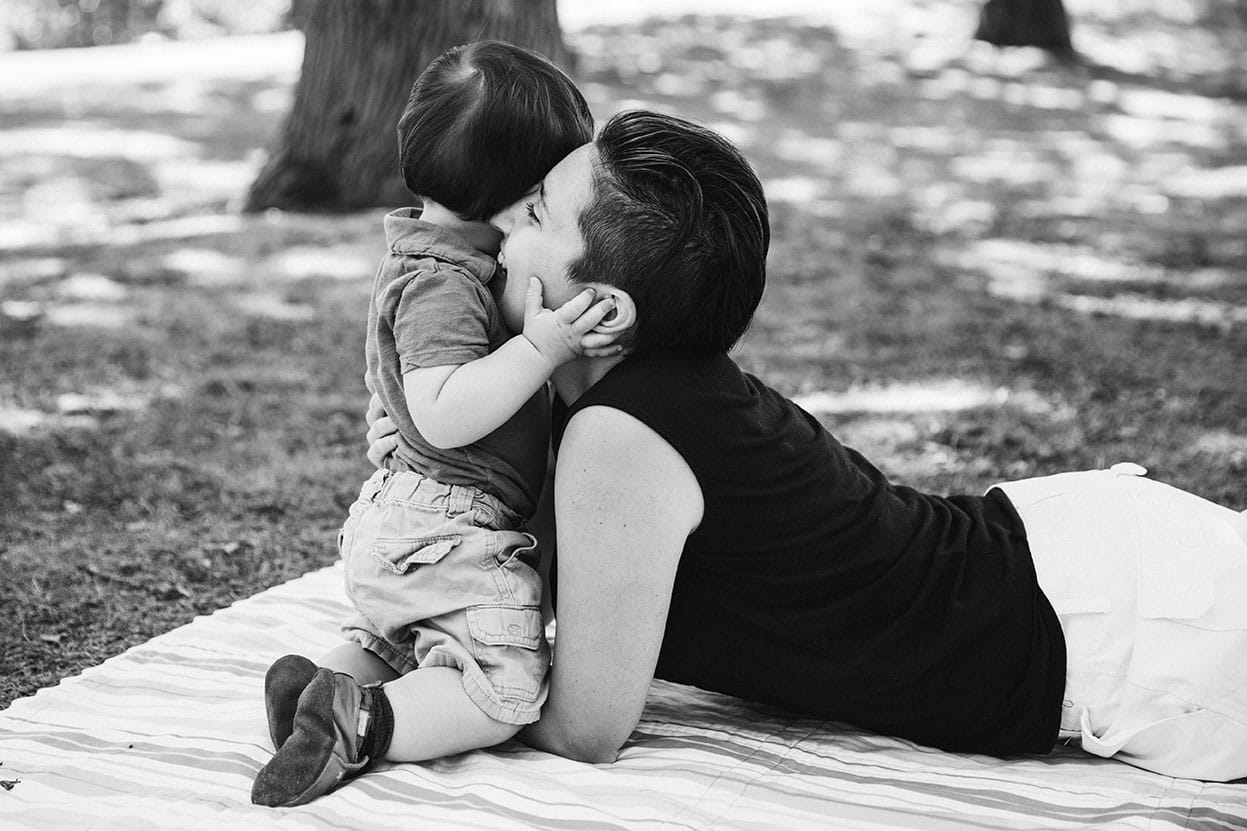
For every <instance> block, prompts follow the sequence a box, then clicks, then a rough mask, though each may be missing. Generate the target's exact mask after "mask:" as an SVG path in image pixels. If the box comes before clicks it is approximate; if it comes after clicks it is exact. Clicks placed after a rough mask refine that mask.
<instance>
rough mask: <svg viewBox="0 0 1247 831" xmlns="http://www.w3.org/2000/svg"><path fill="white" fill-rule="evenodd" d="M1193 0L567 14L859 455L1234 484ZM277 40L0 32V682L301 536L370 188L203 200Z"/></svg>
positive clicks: (774, 335)
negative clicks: (695, 162)
mask: <svg viewBox="0 0 1247 831" xmlns="http://www.w3.org/2000/svg"><path fill="white" fill-rule="evenodd" d="M850 5H851V4H850ZM877 5H878V4H876V6H877ZM1191 6H1192V4H1181V3H1179V4H1172V5H1169V6H1166V9H1168V11H1167V12H1166V14H1168V15H1169V17H1162V16H1161V15H1160V13H1159V12H1153V13H1152V14H1151V15H1150V16H1148V15H1142V16H1140V15H1138V14H1132V15H1131V16H1126V15H1125V13H1124V12H1116V13H1115V14H1116V16H1114V13H1113V12H1111V11H1105V10H1104V8H1103V4H1101V5H1099V6H1097V9H1098V11H1094V12H1093V11H1092V10H1090V9H1088V10H1081V9H1079V8H1078V5H1077V4H1071V10H1072V11H1073V12H1074V14H1075V21H1076V25H1077V26H1078V28H1077V29H1076V31H1075V39H1076V43H1077V44H1078V45H1079V46H1080V47H1081V48H1083V49H1084V51H1085V52H1086V53H1087V54H1088V55H1089V57H1090V59H1091V60H1090V61H1089V63H1088V64H1087V65H1083V66H1080V67H1063V66H1056V65H1050V64H1048V63H1047V62H1045V61H1044V59H1043V57H1042V56H1041V55H1040V54H1038V53H1033V52H1030V51H1027V50H1019V51H1014V52H1009V53H1004V54H997V53H995V52H993V51H992V50H990V49H987V48H983V47H981V45H980V46H974V45H972V44H971V43H969V41H968V40H967V38H966V34H967V27H968V26H970V25H972V12H973V5H972V4H968V3H953V4H930V5H927V4H923V3H918V2H912V3H894V4H893V5H892V6H891V8H893V9H899V10H900V11H901V12H902V14H900V15H899V16H897V15H893V17H892V18H890V20H889V19H885V18H884V17H881V16H879V15H876V16H873V17H872V16H870V15H866V14H865V13H863V14H862V15H859V16H857V17H854V18H853V19H852V20H848V19H845V20H842V21H839V22H837V21H836V20H825V19H824V20H813V21H811V20H810V19H795V18H790V19H782V20H771V21H758V20H756V19H752V18H745V17H739V16H731V15H724V16H712V17H704V16H703V17H680V18H675V19H667V20H650V21H646V22H640V23H638V22H627V23H618V24H610V25H596V26H594V25H588V24H585V25H584V26H582V27H579V28H577V29H576V31H574V32H572V33H571V34H570V35H569V40H570V41H571V43H572V45H573V46H574V48H575V49H576V50H577V52H578V53H579V55H580V64H579V70H578V78H579V80H580V81H581V82H582V84H583V87H584V89H585V91H586V94H587V96H588V98H589V100H590V103H591V104H592V106H593V108H594V111H595V113H596V114H597V115H598V116H599V117H605V116H606V115H609V114H610V113H611V112H614V111H615V110H617V109H621V108H625V107H635V106H645V107H649V108H655V109H663V110H669V111H672V112H677V113H681V114H684V115H686V116H691V117H693V118H697V119H701V120H704V121H707V122H709V123H711V124H712V125H714V126H715V127H716V128H718V129H721V130H722V131H723V132H724V133H726V134H727V135H729V136H730V137H731V138H733V139H734V140H735V141H737V142H738V143H740V145H741V146H742V147H743V148H744V150H745V152H746V153H747V155H748V156H749V157H750V159H751V160H753V161H754V163H755V164H756V166H757V168H758V170H759V172H760V174H761V175H762V177H763V179H764V181H765V182H766V187H767V192H768V197H769V199H770V201H771V204H772V210H773V226H774V231H775V237H774V243H773V246H772V254H771V258H770V275H771V276H770V283H769V287H768V292H767V296H766V299H765V301H764V303H763V306H762V309H761V310H760V312H759V315H758V318H757V321H756V324H755V326H754V328H753V330H752V331H751V333H750V334H749V336H748V337H747V339H746V342H745V343H744V344H743V346H742V347H741V349H740V352H739V358H740V360H741V362H742V363H743V364H745V365H746V366H748V367H749V368H751V369H753V370H755V371H758V372H760V373H762V374H763V375H764V376H766V377H767V378H769V379H770V380H771V381H772V382H773V383H774V384H775V385H776V386H778V387H779V388H781V389H782V390H784V391H786V392H789V393H791V394H794V395H797V396H800V397H801V400H802V401H803V402H804V403H805V404H806V405H807V406H808V407H809V408H810V409H811V410H813V411H815V412H818V413H819V414H820V417H822V418H823V419H824V420H825V422H826V423H827V424H828V426H829V427H830V428H831V429H832V430H833V431H834V432H835V433H837V434H838V435H839V436H840V437H841V438H842V439H843V440H845V441H846V442H847V443H849V444H851V445H854V446H856V447H858V448H859V449H861V450H862V451H864V452H865V453H866V455H867V456H869V457H871V458H873V459H875V460H876V461H877V462H878V463H879V464H880V466H881V467H883V468H884V469H885V470H887V471H888V472H889V473H891V474H893V475H894V476H895V477H896V478H898V479H900V480H902V481H904V482H906V483H909V484H913V485H916V486H919V487H924V488H930V489H935V490H939V491H977V490H981V489H982V488H983V487H985V486H986V485H988V484H990V483H991V482H992V481H995V480H998V479H1001V478H1011V477H1018V476H1026V475H1035V474H1042V473H1046V472H1052V471H1057V470H1061V469H1068V468H1081V467H1089V466H1098V465H1104V464H1110V463H1112V462H1115V461H1119V460H1122V459H1132V460H1135V461H1137V462H1139V463H1141V464H1143V465H1145V466H1147V467H1149V468H1151V469H1152V471H1153V472H1154V474H1155V475H1157V476H1158V477H1161V478H1163V479H1165V480H1168V481H1170V482H1173V483H1175V484H1178V485H1181V486H1183V487H1186V488H1188V489H1191V490H1193V491H1195V492H1196V493H1199V494H1201V495H1204V496H1206V497H1208V498H1210V499H1215V500H1218V501H1221V502H1223V503H1226V504H1228V505H1231V506H1232V507H1235V508H1239V509H1244V508H1247V393H1245V392H1244V390H1247V369H1245V367H1247V236H1245V235H1244V233H1243V229H1244V228H1245V227H1247V114H1245V113H1247V108H1244V106H1243V100H1242V93H1243V91H1242V90H1239V89H1237V88H1236V87H1235V83H1236V81H1235V79H1236V78H1238V77H1240V75H1239V73H1241V70H1242V67H1241V60H1242V58H1241V50H1240V51H1238V52H1234V51H1233V50H1232V49H1231V47H1229V46H1225V45H1219V44H1224V43H1228V42H1230V40H1232V39H1230V40H1227V39H1226V38H1218V37H1214V36H1213V35H1211V34H1208V33H1206V31H1205V30H1204V29H1200V28H1199V27H1197V26H1193V25H1192V22H1191V20H1190V19H1186V18H1183V17H1182V15H1183V14H1186V13H1187V12H1188V11H1189V9H1190V8H1191ZM950 9H952V11H951V12H950V11H949V10H950ZM1184 9H1185V10H1187V11H1183V10H1184ZM1093 14H1094V15H1095V16H1093ZM1188 17H1189V15H1188ZM841 24H843V25H841ZM885 24H889V25H885ZM299 46H300V44H299V42H298V38H297V36H296V35H277V36H269V37H262V38H239V39H233V40H231V41H226V42H216V43H208V42H205V43H199V44H172V45H168V49H167V50H166V51H162V50H165V47H150V48H148V49H147V50H146V51H140V47H115V48H110V49H107V50H94V52H84V53H78V54H74V55H70V54H68V53H66V54H65V55H62V56H60V57H59V58H56V57H55V56H53V57H49V56H47V55H37V56H0V76H7V77H9V78H14V77H21V78H22V80H21V81H9V82H5V83H4V84H3V85H2V86H0V111H2V112H3V121H2V122H0V304H2V305H0V566H2V568H0V627H3V629H4V631H5V632H6V633H7V636H6V637H5V638H4V639H3V640H0V650H2V652H0V705H3V704H7V703H8V701H10V700H11V699H12V698H14V697H16V696H20V695H25V694H28V693H30V692H33V691H34V690H35V689H36V688H38V687H40V686H44V685H47V684H50V683H54V682H55V681H56V680H57V679H58V678H61V677H63V676H65V675H67V674H71V673H73V672H76V671H78V670H79V669H81V668H82V667H84V666H86V665H90V664H93V663H97V662H98V661H100V660H102V659H103V658H105V657H107V656H109V655H112V654H115V653H116V652H118V651H120V650H122V649H124V648H126V647H127V646H129V645H132V644H134V643H137V642H139V641H142V640H144V639H146V638H148V637H150V636H151V635H153V634H156V633H158V632H161V631H165V630H167V629H169V628H171V627H173V626H176V625H178V624H180V623H184V622H186V621H188V620H190V619H191V618H192V617H193V616H194V615H196V614H203V613H208V612H211V611H212V610H214V609H217V608H220V607H221V606H223V605H226V604H228V603H230V602H232V601H233V600H236V599H239V598H242V597H245V596H248V595H250V594H253V593H254V592H256V591H258V590H260V589H262V588H264V587H266V586H269V585H272V584H275V583H277V582H280V581H282V580H285V579H288V578H290V577H293V576H295V575H297V574H300V573H303V572H304V571H306V570H308V569H311V568H316V567H319V566H322V565H326V564H328V563H330V562H332V561H333V559H334V557H335V552H334V550H333V540H334V537H335V530H336V528H337V526H338V524H339V523H340V522H341V519H342V516H343V514H344V511H345V508H346V505H347V504H348V502H349V500H350V498H351V496H352V494H353V492H354V491H355V490H356V489H357V488H358V484H359V482H360V481H361V479H362V478H363V477H364V476H365V475H366V473H367V462H366V461H365V459H364V457H363V444H362V418H361V414H362V411H363V406H364V403H365V393H364V390H363V386H362V382H361V373H362V334H363V328H362V320H363V314H364V310H365V308H366V304H367V291H368V286H369V281H370V278H371V274H372V271H373V267H374V264H375V261H376V257H377V256H378V253H379V251H380V244H381V238H380V217H381V212H380V211H375V212H367V213H362V214H356V215H349V216H339V217H319V216H301V215H291V214H281V213H271V214H266V215H263V216H256V217H242V216H239V215H238V214H237V213H236V212H235V211H234V205H235V201H236V199H237V198H238V195H239V194H240V193H241V192H242V190H243V189H244V188H245V186H246V184H247V182H248V181H249V179H250V177H251V175H253V173H254V172H255V170H256V169H257V165H258V158H257V155H256V153H257V148H260V147H262V146H263V145H264V143H265V141H266V140H267V138H268V137H269V136H270V135H271V134H272V133H273V131H274V129H275V127H276V124H277V121H278V119H279V118H280V116H281V114H282V113H283V111H284V109H285V106H286V105H287V103H288V100H289V95H290V90H291V87H292V84H293V82H294V80H295V77H296V73H297V70H298V56H299ZM19 59H20V60H19ZM1236 62H1237V63H1236ZM1235 67H1237V69H1235ZM6 69H7V70H11V71H5V70H6ZM17 70H22V71H23V72H24V73H25V74H24V75H15V74H14V73H15V72H16V71H17Z"/></svg>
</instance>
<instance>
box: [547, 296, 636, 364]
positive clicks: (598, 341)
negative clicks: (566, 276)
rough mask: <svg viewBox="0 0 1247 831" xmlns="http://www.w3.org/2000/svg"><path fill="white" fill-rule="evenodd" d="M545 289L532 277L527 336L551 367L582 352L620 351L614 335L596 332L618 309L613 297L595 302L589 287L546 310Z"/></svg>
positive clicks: (594, 354) (613, 352) (593, 353)
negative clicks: (598, 326)
mask: <svg viewBox="0 0 1247 831" xmlns="http://www.w3.org/2000/svg"><path fill="white" fill-rule="evenodd" d="M541 292H542V289H541V281H540V280H538V279H537V278H536V277H533V278H531V279H529V281H528V292H527V294H525V296H524V337H526V338H527V339H528V340H529V342H530V343H532V345H533V346H534V347H536V349H537V351H538V352H539V353H540V354H541V356H542V357H543V358H545V359H546V360H547V361H548V362H549V363H550V368H551V369H554V368H555V367H558V366H562V365H563V364H565V363H567V362H568V361H570V360H572V359H573V358H577V357H579V356H581V355H589V356H590V357H602V356H605V355H614V354H618V353H619V352H620V348H619V347H617V346H614V345H612V344H611V341H612V340H613V338H612V337H611V336H609V335H602V334H597V333H593V327H594V326H597V325H598V324H599V323H601V322H602V319H603V318H604V317H606V316H607V315H608V314H610V313H611V311H612V310H613V309H614V308H615V301H614V299H613V298H610V297H608V298H606V299H605V300H600V301H598V302H596V303H595V302H593V300H594V293H593V289H585V290H584V291H582V292H581V293H580V294H578V295H576V296H575V297H573V298H572V299H571V300H568V301H567V302H566V303H564V304H563V305H562V306H559V307H558V308H557V309H546V308H544V307H543V306H542V305H541Z"/></svg>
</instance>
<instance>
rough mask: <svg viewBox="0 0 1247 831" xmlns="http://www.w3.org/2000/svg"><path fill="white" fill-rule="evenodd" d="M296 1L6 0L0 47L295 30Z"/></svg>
mask: <svg viewBox="0 0 1247 831" xmlns="http://www.w3.org/2000/svg"><path fill="white" fill-rule="evenodd" d="M299 8H300V4H299V2H298V0H246V2H238V0H5V2H4V4H3V8H0V49H59V48H63V47H76V46H107V45H109V44H114V43H132V42H134V41H136V40H139V39H141V38H153V37H154V38H168V39H171V40H182V39H187V38H199V37H212V36H217V35H241V34H257V33H260V32H276V31H281V30H283V29H289V28H291V27H292V26H295V25H296V23H297V19H298V10H299Z"/></svg>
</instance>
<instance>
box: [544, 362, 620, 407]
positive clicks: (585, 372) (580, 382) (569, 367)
mask: <svg viewBox="0 0 1247 831" xmlns="http://www.w3.org/2000/svg"><path fill="white" fill-rule="evenodd" d="M625 357H626V356H624V355H616V356H614V357H610V358H578V359H577V360H574V361H569V362H568V363H565V364H563V365H562V366H560V367H559V368H558V369H556V370H554V374H553V375H551V376H550V380H551V381H553V382H554V389H555V390H557V391H558V394H559V398H561V399H563V403H564V404H568V405H570V404H572V403H573V402H574V401H575V400H576V399H577V398H579V397H580V396H582V395H584V394H585V393H586V392H588V391H589V388H590V387H592V386H593V385H594V384H596V383H597V382H598V381H601V380H602V379H603V378H605V377H606V373H608V372H610V371H611V370H612V369H614V368H615V366H616V365H617V364H619V363H620V362H621V361H623V359H624V358H625Z"/></svg>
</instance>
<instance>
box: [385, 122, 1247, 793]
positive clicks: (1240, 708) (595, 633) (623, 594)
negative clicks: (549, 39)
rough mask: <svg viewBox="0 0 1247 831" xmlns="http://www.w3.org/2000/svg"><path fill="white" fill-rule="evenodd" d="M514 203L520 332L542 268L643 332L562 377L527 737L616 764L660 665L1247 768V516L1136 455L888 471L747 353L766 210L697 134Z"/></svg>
mask: <svg viewBox="0 0 1247 831" xmlns="http://www.w3.org/2000/svg"><path fill="white" fill-rule="evenodd" d="M493 221H494V224H495V225H496V226H497V227H498V228H499V229H500V230H501V231H502V232H503V234H504V239H503V243H502V251H501V254H500V258H499V259H500V261H501V262H504V263H505V265H506V268H507V274H508V277H507V280H506V281H505V285H504V286H500V287H499V289H498V291H499V295H500V296H499V302H500V307H501V308H502V311H503V315H504V317H505V318H507V321H508V323H509V325H511V326H512V327H513V328H514V327H516V326H517V325H520V322H521V321H522V310H523V296H522V294H523V288H524V287H525V286H526V285H527V283H528V280H529V278H530V277H533V276H535V277H538V278H539V279H540V280H541V281H542V283H543V286H544V289H545V300H546V304H547V305H549V306H551V307H557V306H558V305H560V304H561V303H563V302H565V301H566V300H567V299H569V297H570V296H572V295H573V294H575V293H576V292H579V291H581V290H583V289H584V287H585V286H586V285H587V286H589V287H591V288H593V289H594V291H595V293H596V294H597V296H598V297H599V298H605V297H609V298H610V299H612V300H613V301H614V305H615V308H616V309H617V312H616V313H615V314H614V315H613V316H612V317H611V318H610V319H608V320H606V321H604V322H603V323H602V324H600V325H599V327H598V330H599V331H601V332H602V333H604V334H610V335H613V336H615V337H617V338H619V339H620V342H623V343H626V344H627V345H628V348H629V351H630V354H629V356H628V357H626V358H621V357H606V358H582V359H580V360H576V361H572V362H570V363H568V364H565V365H564V366H563V367H561V368H560V369H559V370H558V371H557V372H556V373H555V375H554V376H553V381H554V384H555V388H556V390H557V392H558V396H559V398H560V399H561V401H562V402H563V403H564V405H565V407H564V409H563V411H562V413H561V415H560V416H559V417H558V418H557V420H556V443H557V445H558V464H557V468H556V473H555V493H554V503H555V510H556V515H557V517H558V529H557V563H556V567H555V570H554V573H553V575H552V580H551V582H552V584H553V585H552V587H551V588H552V592H553V593H554V594H555V598H556V600H557V615H558V623H559V627H558V643H557V647H556V652H555V657H554V663H553V668H552V673H551V682H550V693H549V698H548V700H547V702H546V704H545V706H544V707H543V709H542V716H541V719H540V721H538V722H537V723H535V724H533V725H530V726H529V727H527V728H525V729H524V731H523V732H521V734H520V737H521V738H522V739H524V740H525V741H527V742H529V743H530V744H532V745H533V746H535V747H538V748H542V749H546V750H550V751H552V752H555V753H559V754H561V755H564V756H569V757H573V758H578V759H583V760H587V761H594V762H607V761H611V760H613V759H614V758H615V756H616V754H617V752H618V750H619V748H620V747H621V745H622V744H623V742H624V741H625V740H626V739H627V737H628V736H629V734H630V733H631V731H632V730H633V728H634V727H635V725H636V723H637V721H638V719H639V717H640V714H641V710H642V708H643V706H644V703H645V698H646V694H647V691H648V688H649V683H650V680H651V679H652V678H653V677H660V678H666V679H670V680H674V681H680V682H684V683H690V684H695V685H698V686H701V687H704V688H708V689H714V690H718V691H722V692H726V693H730V694H734V695H738V696H742V697H746V698H752V699H757V700H761V701H767V702H771V703H774V704H778V705H781V706H785V707H789V708H791V709H794V710H797V711H800V712H803V713H806V714H810V715H815V716H819V717H823V718H828V719H835V720H840V721H846V722H851V723H853V724H856V725H859V726H862V727H866V728H869V729H873V730H876V731H879V732H882V733H887V734H889V735H895V736H899V737H903V738H908V739H911V740H914V741H918V742H921V743H924V744H928V745H932V746H935V747H940V748H944V749H948V750H954V751H963V752H985V753H992V754H997V755H1011V754H1016V753H1044V752H1047V751H1048V750H1050V749H1051V748H1052V746H1053V745H1054V743H1055V742H1056V741H1057V740H1058V739H1059V738H1065V739H1078V740H1080V741H1081V743H1082V746H1083V747H1084V748H1085V749H1086V750H1088V751H1089V752H1091V753H1095V754H1097V755H1102V756H1116V757H1118V758H1121V759H1123V760H1125V761H1128V762H1130V763H1132V764H1136V765H1138V766H1140V767H1144V768H1147V769H1150V770H1155V771H1159V772H1162V773H1166V774H1169V775H1176V776H1189V777H1196V778H1205V779H1214V780H1228V779H1233V778H1238V777H1242V776H1247V610H1240V609H1239V608H1238V607H1240V606H1243V605H1247V604H1242V603H1241V598H1244V597H1247V531H1245V528H1247V520H1245V519H1244V516H1243V515H1241V514H1238V513H1236V512H1235V511H1232V510H1230V509H1228V508H1224V507H1220V506H1217V505H1214V504H1212V503H1209V502H1207V501H1205V500H1202V499H1199V498H1197V497H1194V496H1192V495H1190V494H1187V493H1183V492H1181V491H1178V490H1176V489H1173V488H1169V487H1167V486H1165V485H1161V484H1159V483H1155V482H1152V481H1150V480H1147V479H1146V478H1143V477H1142V476H1141V475H1140V474H1141V473H1142V469H1141V468H1138V467H1137V466H1133V465H1119V466H1115V467H1114V468H1113V469H1111V470H1105V471H1090V472H1083V473H1071V474H1062V475H1060V476H1056V477H1048V478H1044V479H1035V480H1027V481H1024V482H1019V483H1011V484H1004V485H1001V486H999V487H997V488H994V489H992V490H991V491H989V492H988V493H987V494H986V495H984V496H982V497H972V496H956V497H948V498H945V497H939V496H934V495H930V494H923V493H919V492H917V491H915V490H912V489H910V488H906V487H902V486H897V485H894V484H892V483H890V482H888V481H887V479H886V478H885V477H884V476H883V475H882V474H881V473H880V472H879V471H878V470H877V469H876V468H875V467H874V466H872V465H871V464H870V463H869V462H868V461H866V460H865V459H864V458H863V457H862V456H861V455H860V454H858V453H856V452H854V451H853V450H851V449H849V448H846V447H844V446H842V445H841V444H840V443H839V442H837V441H836V440H835V438H834V437H832V436H831V435H830V434H828V433H827V432H826V431H825V430H824V429H823V428H822V427H821V425H820V424H819V423H818V422H817V420H816V419H814V418H813V417H811V416H809V415H808V414H806V413H804V412H803V411H801V410H800V408H798V407H796V406H795V405H794V404H792V402H790V401H788V400H787V399H785V398H783V397H782V396H780V395H779V394H778V393H775V392H774V391H772V390H770V389H769V388H768V387H766V386H765V385H764V384H763V383H762V382H760V381H759V380H758V379H756V378H753V377H752V376H749V375H747V374H745V373H743V372H741V371H740V369H739V368H738V367H737V366H736V365H735V363H734V362H733V361H732V360H731V359H730V358H729V357H728V356H727V352H728V350H729V349H730V348H731V346H732V345H733V344H734V343H735V342H736V340H737V339H738V338H739V337H740V335H741V334H742V333H743V332H744V330H745V328H746V327H747V326H748V324H749V321H750V319H751V317H752V314H753V311H754V309H755V308H756V306H757V303H758V301H759V299H760V297H761V293H762V287H763V284H764V282H765V257H766V249H767V245H768V242H769V228H768V226H767V213H766V204H765V200H764V198H763V195H762V189H761V185H760V183H759V182H758V180H757V178H756V176H754V174H753V172H752V171H751V170H750V168H749V166H748V164H747V163H746V162H745V160H744V159H743V158H742V157H741V155H740V154H739V152H738V151H737V150H736V149H735V148H734V147H732V146H731V145H730V144H729V143H728V142H727V141H725V140H724V139H722V138H721V137H720V136H718V135H716V134H714V133H713V132H711V131H709V130H706V129H704V128H702V127H699V126H697V125H694V124H691V123H689V122H685V121H682V120H680V119H676V118H672V117H669V116H662V115H657V114H653V113H624V114H621V115H618V116H616V117H615V118H613V119H611V121H610V122H609V123H608V124H607V125H606V126H605V127H604V128H603V129H602V131H601V133H600V134H599V136H598V138H597V139H596V140H595V142H594V143H593V144H591V145H586V146H585V147H582V148H580V149H578V150H576V151H575V152H573V153H572V154H571V155H569V156H568V157H567V158H566V159H564V160H563V162H561V163H560V164H559V165H558V166H556V167H555V168H554V169H553V170H552V171H551V172H550V174H549V175H548V176H547V177H546V179H545V181H544V183H543V185H542V188H541V190H540V192H539V193H538V194H537V195H536V197H535V198H533V199H526V200H521V202H520V203H517V204H516V205H513V206H511V207H510V208H508V209H506V210H504V211H503V212H502V213H501V214H499V215H498V216H497V217H495V218H494V220H493ZM377 415H378V414H377V413H376V412H373V413H372V416H373V417H374V420H375V417H376V416H377ZM387 430H388V425H387V423H386V420H385V419H381V420H380V421H376V422H375V423H374V424H373V427H372V430H371V431H370V438H371V439H372V441H373V445H372V448H371V450H370V457H371V458H373V459H374V461H376V460H378V459H380V458H382V457H383V456H384V455H385V453H386V452H387V443H386V440H385V438H384V434H385V433H386V432H387Z"/></svg>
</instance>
